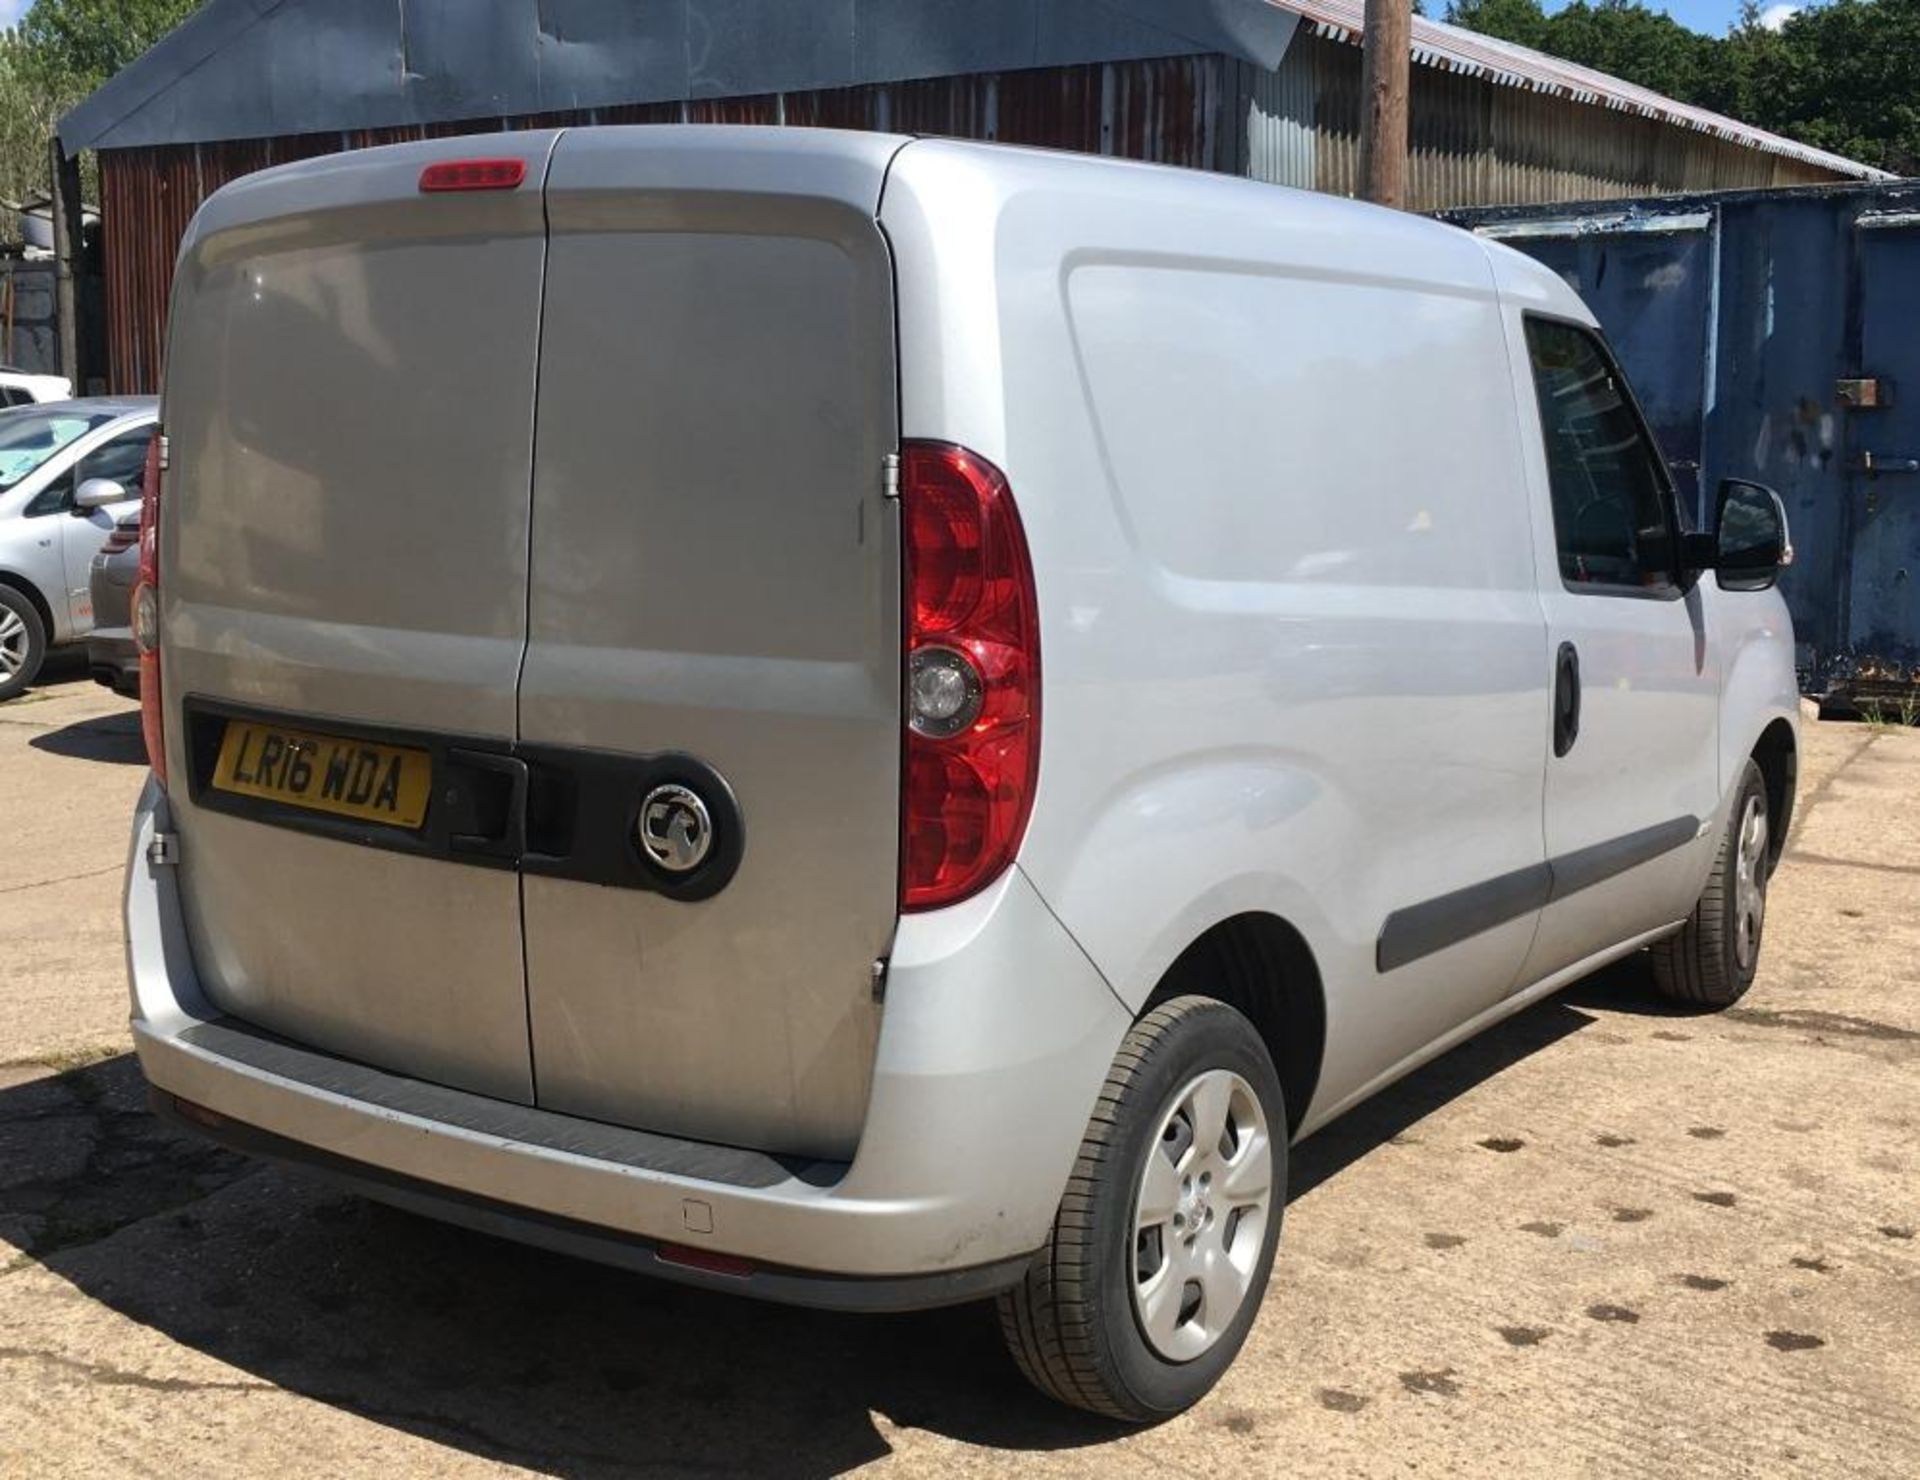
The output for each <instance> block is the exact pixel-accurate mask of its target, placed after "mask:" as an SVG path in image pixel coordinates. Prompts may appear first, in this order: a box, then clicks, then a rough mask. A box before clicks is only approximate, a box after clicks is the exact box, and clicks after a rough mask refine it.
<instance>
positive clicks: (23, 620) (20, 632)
mask: <svg viewBox="0 0 1920 1480" xmlns="http://www.w3.org/2000/svg"><path fill="white" fill-rule="evenodd" d="M46 656H47V629H46V628H45V627H44V626H43V625H42V624H41V621H40V613H39V611H38V610H37V609H36V608H35V607H34V604H33V602H32V601H31V600H30V599H29V598H28V597H27V596H26V595H25V594H23V593H22V592H20V591H17V590H15V589H14V588H13V587H12V586H0V703H4V702H5V701H6V700H8V699H11V698H14V697H15V696H16V695H19V694H24V693H25V692H26V691H27V685H28V684H30V683H32V682H33V681H34V679H36V678H37V677H39V675H40V664H41V662H42V661H43V660H44V659H45V658H46Z"/></svg>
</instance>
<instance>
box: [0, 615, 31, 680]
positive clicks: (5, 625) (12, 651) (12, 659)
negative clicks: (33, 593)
mask: <svg viewBox="0 0 1920 1480" xmlns="http://www.w3.org/2000/svg"><path fill="white" fill-rule="evenodd" d="M26 666H27V624H26V623H25V622H23V621H21V620H20V613H18V612H16V611H13V610H11V609H9V608H7V607H0V681H5V680H6V679H9V678H14V677H16V676H17V675H18V674H19V672H20V670H21V669H22V668H25V667H26Z"/></svg>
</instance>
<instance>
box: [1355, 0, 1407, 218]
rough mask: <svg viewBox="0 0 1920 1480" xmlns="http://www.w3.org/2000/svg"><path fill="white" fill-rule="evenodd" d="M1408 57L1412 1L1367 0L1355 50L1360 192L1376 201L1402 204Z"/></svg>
mask: <svg viewBox="0 0 1920 1480" xmlns="http://www.w3.org/2000/svg"><path fill="white" fill-rule="evenodd" d="M1412 59H1413V0H1367V19H1366V30H1365V34H1364V36H1363V44H1362V49H1361V54H1360V195H1361V197H1362V198H1363V199H1365V200H1370V201H1372V202H1374V203H1375V204H1376V205H1383V206H1392V207H1394V208H1395V209H1396V210H1404V209H1405V208H1406V204H1407V73H1408V71H1409V70H1410V68H1411V64H1412Z"/></svg>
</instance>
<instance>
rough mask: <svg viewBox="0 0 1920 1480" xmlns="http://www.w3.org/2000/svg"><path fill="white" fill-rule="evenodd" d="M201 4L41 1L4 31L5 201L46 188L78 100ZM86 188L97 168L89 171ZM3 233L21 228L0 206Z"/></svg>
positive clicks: (15, 233)
mask: <svg viewBox="0 0 1920 1480" xmlns="http://www.w3.org/2000/svg"><path fill="white" fill-rule="evenodd" d="M196 4H197V0H38V3H37V4H36V5H35V6H34V7H33V9H32V10H30V11H28V12H27V14H26V17H25V18H24V19H23V20H22V21H21V23H20V25H19V26H17V27H15V28H14V29H12V30H10V31H0V202H5V201H19V200H24V199H25V198H26V197H28V196H30V195H34V194H37V193H39V192H41V191H44V190H45V189H46V188H47V184H48V179H47V143H48V141H49V140H50V139H51V138H52V137H53V130H54V127H55V125H57V124H58V123H59V121H60V118H61V115H62V114H64V113H65V112H66V111H67V110H68V109H69V108H71V107H72V106H73V105H74V104H75V103H77V102H79V101H80V100H81V99H82V98H84V97H86V95H87V94H88V93H90V92H92V91H93V90H94V89H95V88H96V87H98V86H99V85H100V84H101V83H103V82H105V81H106V80H107V79H108V78H109V77H111V76H112V75H113V74H114V73H115V72H118V71H119V70H120V69H121V68H122V67H124V66H126V64H127V63H128V62H130V61H132V60H133V59H134V58H135V57H137V56H139V55H140V54H141V53H142V52H143V51H145V50H146V49H147V48H148V47H149V46H151V45H153V43H154V42H156V41H158V40H159V39H160V38H161V37H162V36H164V35H165V34H166V33H167V32H168V31H169V30H171V29H172V28H173V27H174V26H176V25H178V24H179V23H180V22H181V21H182V20H184V19H186V17H187V16H188V15H190V14H191V13H192V12H193V10H194V9H195V7H196ZM87 177H88V183H89V188H90V187H91V183H92V177H93V171H92V168H91V167H90V166H89V168H88V169H87ZM0 235H5V236H7V237H10V238H12V239H15V240H17V239H18V237H19V223H18V222H17V221H16V220H14V219H13V212H12V211H11V210H10V209H8V208H6V207H4V206H0Z"/></svg>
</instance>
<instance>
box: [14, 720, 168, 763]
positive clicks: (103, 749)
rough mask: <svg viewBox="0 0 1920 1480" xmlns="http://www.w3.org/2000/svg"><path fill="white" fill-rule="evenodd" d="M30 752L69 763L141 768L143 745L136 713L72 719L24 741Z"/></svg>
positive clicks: (144, 752) (145, 750)
mask: <svg viewBox="0 0 1920 1480" xmlns="http://www.w3.org/2000/svg"><path fill="white" fill-rule="evenodd" d="M27 744H28V745H29V746H30V747H32V748H33V749H34V750H44V751H45V752H46V753H47V754H48V755H57V756H64V757H66V758H67V759H70V760H80V761H105V762H107V763H109V764H111V765H121V766H144V765H145V764H146V763H147V747H146V742H145V741H144V740H143V739H142V738H141V735H140V714H139V711H137V710H134V711H130V712H128V713H125V714H102V715H96V716H95V717H94V718H92V719H82V720H75V721H74V722H73V723H72V724H70V725H62V726H61V727H60V728H59V729H57V730H48V731H46V732H44V733H43V734H39V735H35V736H33V737H32V738H30V739H29V740H28V741H27Z"/></svg>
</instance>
